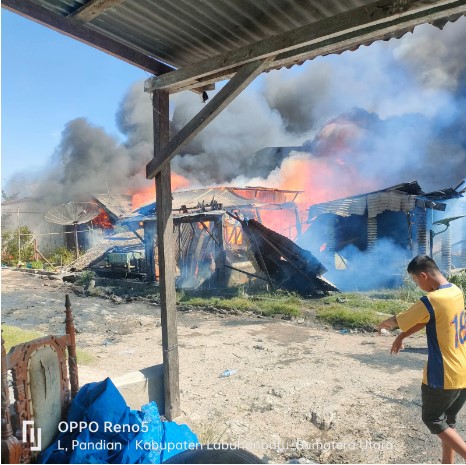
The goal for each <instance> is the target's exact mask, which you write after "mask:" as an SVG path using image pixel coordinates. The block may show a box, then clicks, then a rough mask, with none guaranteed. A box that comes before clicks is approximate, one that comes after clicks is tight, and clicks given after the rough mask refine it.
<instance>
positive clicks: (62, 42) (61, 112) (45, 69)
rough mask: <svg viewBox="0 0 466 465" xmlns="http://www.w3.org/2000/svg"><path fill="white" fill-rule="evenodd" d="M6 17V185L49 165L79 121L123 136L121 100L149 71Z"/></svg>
mask: <svg viewBox="0 0 466 465" xmlns="http://www.w3.org/2000/svg"><path fill="white" fill-rule="evenodd" d="M1 15H2V16H1V23H2V28H1V30H2V33H1V34H2V50H1V52H2V147H1V148H2V174H1V178H2V184H3V183H4V182H5V181H6V180H7V179H8V178H9V177H10V176H11V175H12V174H13V173H14V172H15V171H17V170H28V171H29V170H34V169H37V168H39V167H41V166H43V165H44V164H45V163H47V160H48V159H49V158H50V156H51V155H52V153H53V151H54V149H55V147H56V146H57V144H58V143H59V141H60V137H61V132H62V131H63V128H64V126H65V125H66V123H67V122H68V121H70V120H72V119H74V118H77V117H86V118H88V119H89V120H90V121H93V122H95V124H97V125H100V126H103V127H105V128H106V130H107V131H108V132H109V133H110V134H112V135H114V136H115V137H121V135H120V133H119V131H118V129H117V127H116V124H115V113H116V111H117V107H118V105H119V103H120V100H121V98H122V96H123V95H124V93H125V92H126V91H127V89H128V87H129V86H130V85H131V84H132V83H133V82H134V81H137V80H141V79H146V78H147V77H149V73H147V72H145V71H143V70H140V69H138V68H136V67H134V66H131V65H129V64H127V63H125V62H124V61H122V60H118V59H116V58H113V57H111V56H110V55H107V54H106V53H103V52H101V51H99V50H96V49H94V48H92V47H90V46H88V45H85V44H82V43H81V42H79V41H77V40H74V39H71V38H69V37H66V36H64V35H62V34H59V33H57V32H55V31H52V30H51V29H48V28H46V27H44V26H41V25H39V24H36V23H34V22H32V21H30V20H28V19H25V18H22V17H21V16H19V15H16V14H14V13H10V12H8V11H6V10H4V9H2V11H1Z"/></svg>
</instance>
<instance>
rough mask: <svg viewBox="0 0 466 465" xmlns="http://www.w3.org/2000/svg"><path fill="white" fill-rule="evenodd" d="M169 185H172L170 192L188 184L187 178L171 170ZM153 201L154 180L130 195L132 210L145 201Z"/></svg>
mask: <svg viewBox="0 0 466 465" xmlns="http://www.w3.org/2000/svg"><path fill="white" fill-rule="evenodd" d="M171 185H172V192H173V191H174V190H175V189H180V188H183V187H187V186H189V180H188V179H186V178H185V177H184V176H181V175H180V174H176V173H174V172H172V176H171ZM151 202H155V182H154V181H152V182H151V184H150V185H148V186H147V187H145V188H143V189H141V190H140V191H138V192H136V193H134V194H133V197H132V204H133V210H135V209H136V208H139V207H141V206H142V205H145V204H146V203H151Z"/></svg>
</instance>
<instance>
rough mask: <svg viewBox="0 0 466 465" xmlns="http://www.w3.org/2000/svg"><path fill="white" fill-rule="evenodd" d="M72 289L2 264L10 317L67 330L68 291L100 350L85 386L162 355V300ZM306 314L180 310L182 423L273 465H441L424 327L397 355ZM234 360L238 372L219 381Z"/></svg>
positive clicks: (382, 339)
mask: <svg viewBox="0 0 466 465" xmlns="http://www.w3.org/2000/svg"><path fill="white" fill-rule="evenodd" d="M72 286H73V285H71V284H67V283H63V282H62V281H61V279H54V278H53V277H47V276H40V275H33V274H28V273H25V272H20V271H14V270H8V269H3V270H2V323H5V324H11V325H16V326H19V327H21V328H24V329H36V330H39V331H41V332H44V333H61V332H63V329H64V295H65V293H67V292H68V293H70V294H71V302H72V307H73V312H74V316H75V322H76V327H77V330H78V331H79V333H78V335H77V344H78V346H79V347H80V348H82V349H85V350H87V351H88V352H91V353H92V354H93V355H94V356H95V357H96V360H95V363H93V365H92V366H83V367H80V382H81V384H84V383H86V382H90V381H98V380H102V379H104V378H105V377H106V376H118V375H122V374H125V373H128V372H130V371H134V370H139V369H142V368H146V367H149V366H151V365H154V364H158V363H161V362H162V350H161V328H160V308H159V306H158V305H157V304H156V303H155V302H152V303H151V302H150V301H138V300H136V301H131V302H126V301H123V303H115V302H112V301H110V300H108V299H104V298H99V297H86V296H84V295H83V296H77V295H75V294H73V292H72ZM298 321H299V322H300V323H301V324H299V323H298ZM298 321H283V320H277V319H272V318H258V317H254V316H252V315H248V316H235V315H223V314H212V313H208V312H204V311H201V310H191V311H183V312H181V311H180V312H178V330H179V355H180V388H181V408H182V411H183V421H186V422H187V423H188V425H189V426H190V427H191V429H192V430H193V431H194V432H195V433H197V434H198V435H199V436H200V437H201V438H203V439H204V440H205V441H208V440H210V441H212V442H214V441H215V442H232V443H235V444H240V445H241V446H243V447H245V448H247V449H248V450H250V451H251V452H253V453H255V454H256V455H258V456H259V457H260V458H262V459H263V460H265V461H269V462H271V463H272V462H274V463H277V462H279V463H281V462H291V463H298V462H299V463H311V462H317V463H321V462H330V463H345V462H351V463H357V462H369V463H418V462H421V463H422V462H428V463H438V462H439V458H440V446H439V443H438V439H437V438H436V437H433V436H431V435H430V434H428V431H427V429H426V428H425V427H424V425H423V424H422V423H421V419H420V410H421V399H420V380H421V371H422V367H423V363H424V361H425V359H426V357H427V349H426V343H425V336H422V335H421V336H418V337H414V338H412V339H411V340H410V341H409V344H407V348H406V350H404V351H403V352H402V353H401V354H400V355H399V356H390V354H389V348H390V345H391V343H392V341H393V338H394V336H378V335H376V334H375V333H357V334H351V333H344V334H342V333H341V332H340V331H337V330H334V329H332V328H330V327H323V326H318V325H316V323H315V322H312V321H310V320H309V321H308V320H307V319H306V320H305V321H304V322H302V320H298ZM225 369H235V370H237V372H236V374H234V375H233V376H231V377H229V378H219V374H220V373H221V372H223V371H224V370H225ZM458 426H459V427H458V430H459V432H460V433H464V432H465V426H466V423H465V422H464V421H463V422H461V420H460V423H459V425H458Z"/></svg>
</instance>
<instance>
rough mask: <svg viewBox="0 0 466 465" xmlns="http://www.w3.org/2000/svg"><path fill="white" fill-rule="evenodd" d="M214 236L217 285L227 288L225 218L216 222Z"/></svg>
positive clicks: (220, 218) (221, 217)
mask: <svg viewBox="0 0 466 465" xmlns="http://www.w3.org/2000/svg"><path fill="white" fill-rule="evenodd" d="M212 232H213V236H214V240H215V285H216V287H220V288H221V287H225V285H226V282H225V281H226V280H225V277H226V274H225V271H226V270H225V259H226V256H225V255H226V254H225V247H224V245H223V216H220V217H219V218H218V219H216V220H215V221H214V228H213V231H212Z"/></svg>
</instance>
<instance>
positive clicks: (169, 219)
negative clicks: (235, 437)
mask: <svg viewBox="0 0 466 465" xmlns="http://www.w3.org/2000/svg"><path fill="white" fill-rule="evenodd" d="M168 102H169V94H168V92H167V91H164V90H157V91H155V92H154V93H153V95H152V104H153V120H154V158H155V157H157V156H159V155H160V153H161V151H162V150H163V149H164V148H165V147H166V146H167V145H168V142H169V133H168V130H169V113H168ZM155 190H156V206H157V246H158V254H159V274H160V278H159V279H160V306H161V319H162V347H163V366H164V389H165V417H166V418H167V419H168V420H172V419H173V418H176V417H178V416H179V415H180V413H181V409H180V386H179V377H180V373H179V359H178V333H177V327H176V292H175V238H174V234H173V214H172V192H171V168H170V163H166V164H165V165H164V166H163V168H162V169H161V171H159V172H158V173H157V175H156V176H155Z"/></svg>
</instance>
